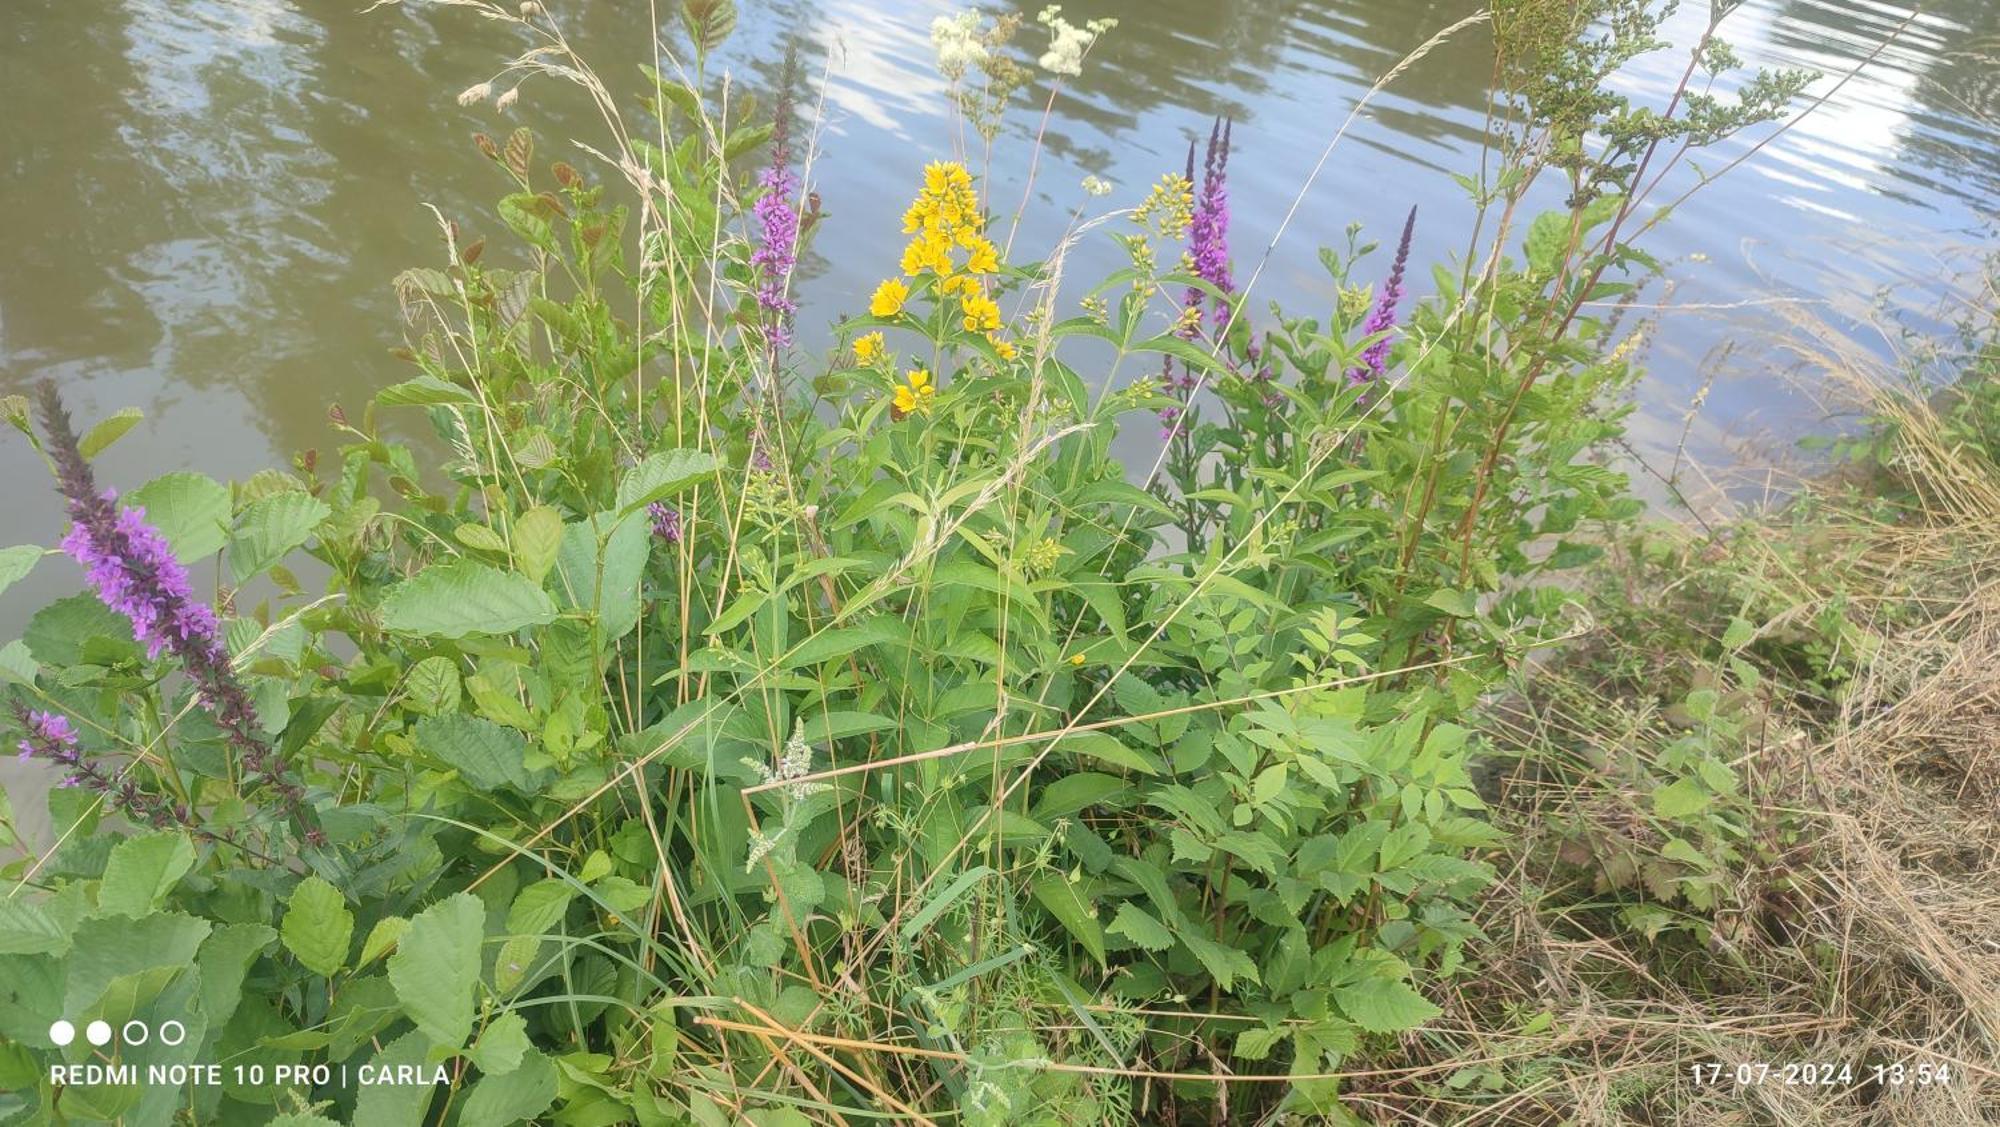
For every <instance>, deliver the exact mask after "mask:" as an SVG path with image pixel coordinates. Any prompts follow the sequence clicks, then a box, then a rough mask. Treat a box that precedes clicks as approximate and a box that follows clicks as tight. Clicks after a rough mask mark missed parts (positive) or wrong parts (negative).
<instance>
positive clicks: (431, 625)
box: [382, 560, 556, 638]
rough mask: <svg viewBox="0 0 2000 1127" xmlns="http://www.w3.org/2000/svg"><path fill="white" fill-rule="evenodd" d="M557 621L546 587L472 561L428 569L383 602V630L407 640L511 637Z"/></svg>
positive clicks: (398, 588)
mask: <svg viewBox="0 0 2000 1127" xmlns="http://www.w3.org/2000/svg"><path fill="white" fill-rule="evenodd" d="M555 617H556V608H555V604H554V603H553V602H551V601H550V599H549V596H548V594H547V593H546V592H544V591H543V590H542V589H541V587H539V586H537V585H536V584H534V583H531V582H529V581H528V580H527V579H525V578H523V577H521V576H519V575H514V574H512V573H510V572H505V571H500V570H498V569H495V568H491V567H488V566H486V565H485V564H482V563H475V562H473V561H471V560H454V561H453V562H451V563H447V564H442V565H439V566H436V567H431V568H427V569H425V570H424V571H422V572H419V573H418V574H417V575H415V576H414V577H412V578H409V579H406V580H404V581H403V582H401V583H398V584H397V585H396V586H395V587H393V588H391V589H390V591H389V593H388V595H386V596H385V597H384V598H383V599H382V625H383V626H384V627H386V628H388V629H389V630H392V631H395V632H397V633H402V634H429V635H435V636H438V637H444V638H463V637H465V636H467V635H470V634H511V633H513V632H514V631H516V630H519V629H521V628H523V627H526V626H544V625H547V624H548V623H550V622H553V621H554V620H555Z"/></svg>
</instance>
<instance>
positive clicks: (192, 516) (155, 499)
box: [119, 473, 229, 563]
mask: <svg viewBox="0 0 2000 1127" xmlns="http://www.w3.org/2000/svg"><path fill="white" fill-rule="evenodd" d="M119 500H120V503H121V504H123V505H124V506H125V507H127V508H134V509H143V510H145V513H146V523H147V524H150V525H152V526H153V527H154V528H157V529H159V530H160V535H162V536H165V537H166V538H167V543H168V544H170V545H172V547H173V549H174V555H175V556H176V557H178V558H179V559H180V561H181V562H182V563H192V562H193V561H195V560H198V559H200V558H202V557H203V556H212V555H214V554H215V553H216V552H218V551H220V550H221V549H222V545H223V544H224V543H226V542H227V541H228V539H229V489H228V487H227V486H225V485H223V484H222V483H220V482H218V481H216V480H215V479H214V478H211V477H208V476H207V475H205V474H198V473H170V474H166V475H165V476H162V477H156V478H154V479H153V480H151V481H149V482H147V483H146V484H144V485H142V486H140V487H139V488H137V489H134V490H133V491H132V492H130V493H128V494H126V495H125V496H124V497H122V498H120V499H119Z"/></svg>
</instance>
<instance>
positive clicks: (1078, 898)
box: [1029, 873, 1105, 966]
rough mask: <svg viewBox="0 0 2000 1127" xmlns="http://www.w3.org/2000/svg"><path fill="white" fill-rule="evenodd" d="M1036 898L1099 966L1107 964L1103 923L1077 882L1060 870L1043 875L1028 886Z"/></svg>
mask: <svg viewBox="0 0 2000 1127" xmlns="http://www.w3.org/2000/svg"><path fill="white" fill-rule="evenodd" d="M1029 887H1030V889H1031V890H1032V891H1033V893H1034V896H1035V900H1036V901H1037V902H1038V903H1040V904H1041V906H1042V907H1044V908H1046V909H1048V912H1049V915H1051V916H1054V917H1055V918H1056V922H1057V923H1060V924H1061V925H1063V928H1064V929H1065V930H1067V931H1068V932H1069V933H1070V934H1071V935H1073V936H1075V937H1076V940H1077V942H1079V943H1081V944H1083V948H1084V950H1086V951H1088V952H1090V956H1091V958H1094V959H1096V960H1097V965H1098V966H1104V965H1105V962H1104V927H1103V925H1101V924H1099V923H1098V922H1097V917H1096V910H1095V908H1094V907H1093V906H1092V905H1091V904H1090V903H1089V902H1088V901H1086V900H1085V899H1084V897H1083V894H1082V892H1080V891H1079V889H1078V886H1077V885H1075V884H1071V883H1070V881H1069V879H1068V878H1067V877H1065V876H1063V875H1062V874H1061V873H1052V874H1050V875H1048V876H1045V877H1041V878H1040V879H1038V880H1036V881H1035V882H1034V884H1032V885H1030V886H1029Z"/></svg>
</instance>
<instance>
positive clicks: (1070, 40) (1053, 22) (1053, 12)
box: [1035, 4, 1118, 76]
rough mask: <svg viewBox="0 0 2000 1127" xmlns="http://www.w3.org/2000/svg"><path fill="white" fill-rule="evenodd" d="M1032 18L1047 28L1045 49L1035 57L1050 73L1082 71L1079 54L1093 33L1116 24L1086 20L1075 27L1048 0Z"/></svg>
mask: <svg viewBox="0 0 2000 1127" xmlns="http://www.w3.org/2000/svg"><path fill="white" fill-rule="evenodd" d="M1035 22H1037V23H1039V24H1041V25H1042V26H1044V27H1046V28H1048V29H1049V49H1048V50H1047V51H1044V52H1043V53H1042V57H1041V58H1039V59H1037V60H1035V61H1036V62H1037V63H1039V64H1041V67H1042V69H1043V70H1046V71H1048V72H1050V73H1051V74H1064V75H1071V76H1074V75H1079V74H1082V73H1083V55H1084V52H1086V51H1088V50H1090V46H1091V44H1093V43H1095V42H1097V37H1098V36H1100V35H1102V34H1104V33H1105V32H1107V31H1110V30H1111V29H1112V28H1114V27H1117V26H1118V21H1117V20H1112V19H1104V20H1089V21H1086V22H1085V23H1084V25H1083V26H1082V27H1078V26H1076V25H1075V24H1073V23H1071V22H1069V21H1068V20H1066V19H1064V18H1062V5H1061V4H1050V5H1049V6H1048V7H1046V8H1043V9H1042V10H1041V12H1040V13H1039V14H1038V15H1036V16H1035Z"/></svg>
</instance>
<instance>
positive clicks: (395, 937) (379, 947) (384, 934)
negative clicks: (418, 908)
mask: <svg viewBox="0 0 2000 1127" xmlns="http://www.w3.org/2000/svg"><path fill="white" fill-rule="evenodd" d="M408 930H410V921H408V920H406V919H404V918H403V917H401V916H383V917H382V918H381V919H379V920H376V921H375V926H374V927H371V928H369V929H368V938H366V939H364V940H362V941H361V958H360V959H359V960H358V961H356V962H355V964H354V965H355V966H356V967H357V968H359V967H365V966H367V965H368V964H369V963H372V962H374V961H375V960H376V959H379V958H381V957H382V956H383V955H385V954H388V952H389V949H390V948H391V947H394V946H395V945H396V944H397V943H398V942H399V941H400V940H401V939H402V938H403V933H404V932H406V931H408Z"/></svg>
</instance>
